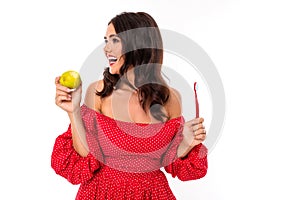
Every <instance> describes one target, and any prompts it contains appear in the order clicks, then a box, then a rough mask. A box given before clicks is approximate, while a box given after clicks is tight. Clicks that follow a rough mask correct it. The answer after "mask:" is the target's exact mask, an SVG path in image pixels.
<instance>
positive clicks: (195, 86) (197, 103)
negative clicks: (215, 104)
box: [194, 82, 199, 118]
mask: <svg viewBox="0 0 300 200" xmlns="http://www.w3.org/2000/svg"><path fill="white" fill-rule="evenodd" d="M197 90H198V85H197V82H194V93H195V104H196V118H199V102H198V97H197Z"/></svg>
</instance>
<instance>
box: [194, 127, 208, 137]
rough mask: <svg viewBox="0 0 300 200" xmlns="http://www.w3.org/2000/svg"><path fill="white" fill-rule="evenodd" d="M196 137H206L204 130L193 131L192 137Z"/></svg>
mask: <svg viewBox="0 0 300 200" xmlns="http://www.w3.org/2000/svg"><path fill="white" fill-rule="evenodd" d="M198 135H206V130H205V129H199V130H197V131H194V136H198Z"/></svg>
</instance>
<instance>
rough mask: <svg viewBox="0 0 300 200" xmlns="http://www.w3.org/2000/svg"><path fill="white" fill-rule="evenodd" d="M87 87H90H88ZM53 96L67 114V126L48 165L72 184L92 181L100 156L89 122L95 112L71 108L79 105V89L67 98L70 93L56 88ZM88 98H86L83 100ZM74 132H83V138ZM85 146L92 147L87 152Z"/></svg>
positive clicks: (58, 87)
mask: <svg viewBox="0 0 300 200" xmlns="http://www.w3.org/2000/svg"><path fill="white" fill-rule="evenodd" d="M56 80H58V78H57V79H56ZM90 88H93V86H92V85H91V87H90ZM88 91H89V89H88ZM77 92H78V93H77ZM56 93H57V95H56V104H57V105H58V106H59V107H61V108H63V109H64V110H65V111H67V112H68V115H69V117H70V125H69V128H68V130H67V131H66V132H64V133H63V134H61V135H59V136H58V137H57V138H56V140H55V144H54V147H53V152H52V155H51V166H52V168H53V169H54V170H55V172H56V173H57V174H59V175H61V176H63V177H65V178H66V179H67V180H68V181H69V182H71V183H72V184H79V183H82V182H85V181H87V180H89V179H90V178H92V177H93V175H94V172H95V171H96V170H98V169H99V168H100V167H101V166H102V163H101V162H99V161H101V160H103V155H102V151H101V148H100V145H98V139H97V131H96V130H97V127H94V123H93V120H94V119H95V113H94V112H89V110H88V109H86V108H85V107H79V106H78V105H77V106H78V107H77V106H75V103H74V102H80V101H78V100H79V99H81V94H80V93H81V88H78V89H77V90H76V91H74V92H73V93H72V96H70V95H71V93H69V91H68V90H67V88H63V87H60V85H57V91H56ZM78 94H80V95H78ZM88 94H89V92H87V95H88ZM89 98H90V97H86V100H89ZM71 100H72V101H71ZM78 104H79V103H78ZM74 108H76V109H74ZM78 133H84V134H83V135H84V138H82V137H79V134H78ZM85 133H86V134H87V135H88V138H86V134H85ZM87 140H88V141H87ZM83 143H84V144H85V145H84V144H83ZM87 143H89V144H92V146H90V148H91V149H88V147H87ZM89 150H91V151H92V152H93V153H91V152H89Z"/></svg>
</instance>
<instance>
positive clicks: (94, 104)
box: [84, 80, 104, 111]
mask: <svg viewBox="0 0 300 200" xmlns="http://www.w3.org/2000/svg"><path fill="white" fill-rule="evenodd" d="M103 87H104V83H103V80H99V81H95V82H93V83H91V84H90V85H89V86H88V88H87V90H86V94H85V99H84V104H85V105H86V106H88V107H89V108H92V109H94V110H96V111H99V110H100V107H101V98H100V97H99V96H98V95H96V92H97V91H98V92H100V91H101V90H102V89H103Z"/></svg>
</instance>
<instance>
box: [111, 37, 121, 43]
mask: <svg viewBox="0 0 300 200" xmlns="http://www.w3.org/2000/svg"><path fill="white" fill-rule="evenodd" d="M112 41H113V43H118V42H120V40H119V39H117V38H113V39H112Z"/></svg>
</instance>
